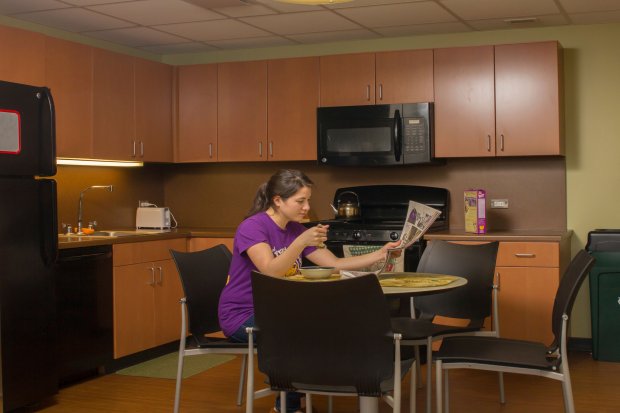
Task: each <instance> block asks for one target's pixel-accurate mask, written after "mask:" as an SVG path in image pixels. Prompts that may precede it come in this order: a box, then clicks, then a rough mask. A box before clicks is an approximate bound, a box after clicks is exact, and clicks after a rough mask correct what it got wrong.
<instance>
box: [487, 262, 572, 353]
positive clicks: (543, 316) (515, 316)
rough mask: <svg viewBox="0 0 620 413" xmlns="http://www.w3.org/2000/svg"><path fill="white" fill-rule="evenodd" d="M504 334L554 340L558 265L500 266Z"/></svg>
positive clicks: (500, 296) (500, 323) (499, 276)
mask: <svg viewBox="0 0 620 413" xmlns="http://www.w3.org/2000/svg"><path fill="white" fill-rule="evenodd" d="M497 277H498V280H497V282H498V285H499V294H498V296H499V331H500V336H501V337H506V338H513V339H519V340H532V341H540V342H543V343H545V344H551V341H552V340H553V334H552V332H551V312H552V309H553V301H554V299H555V293H556V291H557V288H558V284H559V279H560V274H559V269H558V268H543V267H497Z"/></svg>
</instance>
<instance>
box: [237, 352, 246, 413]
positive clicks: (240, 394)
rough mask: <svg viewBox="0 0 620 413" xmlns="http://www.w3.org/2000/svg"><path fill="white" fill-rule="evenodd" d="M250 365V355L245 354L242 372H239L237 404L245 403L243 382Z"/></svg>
mask: <svg viewBox="0 0 620 413" xmlns="http://www.w3.org/2000/svg"><path fill="white" fill-rule="evenodd" d="M247 365H248V355H247V354H244V355H243V356H242V358H241V372H240V373H239V390H238V391H237V406H241V404H242V403H243V382H244V381H245V371H246V369H247Z"/></svg>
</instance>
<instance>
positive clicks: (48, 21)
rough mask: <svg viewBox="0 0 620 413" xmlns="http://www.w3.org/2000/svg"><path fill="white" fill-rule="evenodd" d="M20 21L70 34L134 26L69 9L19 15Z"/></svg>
mask: <svg viewBox="0 0 620 413" xmlns="http://www.w3.org/2000/svg"><path fill="white" fill-rule="evenodd" d="M17 17H19V18H20V19H23V20H28V21H31V22H34V23H39V24H42V25H44V26H51V27H55V28H57V29H61V30H65V31H68V32H83V31H93V30H106V29H118V28H121V27H131V26H133V24H131V23H128V22H125V21H122V20H118V19H115V18H114V17H108V16H104V15H102V14H99V13H95V12H94V11H89V10H85V9H77V8H73V7H72V8H69V9H59V10H51V11H41V12H34V13H23V14H19V15H17Z"/></svg>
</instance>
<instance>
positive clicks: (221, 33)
mask: <svg viewBox="0 0 620 413" xmlns="http://www.w3.org/2000/svg"><path fill="white" fill-rule="evenodd" d="M154 27H155V28H157V29H159V30H162V31H165V32H168V33H172V34H176V35H178V36H181V37H185V38H186V39H191V40H199V41H209V40H226V39H245V38H248V37H261V36H270V35H271V33H268V32H265V31H263V30H260V29H257V28H255V27H252V26H249V25H247V24H245V23H242V22H239V21H236V20H229V19H227V20H211V21H207V22H197V23H179V24H168V25H161V26H154Z"/></svg>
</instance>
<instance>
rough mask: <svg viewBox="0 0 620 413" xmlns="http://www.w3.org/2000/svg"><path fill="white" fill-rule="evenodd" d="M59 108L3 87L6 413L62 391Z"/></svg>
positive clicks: (0, 262)
mask: <svg viewBox="0 0 620 413" xmlns="http://www.w3.org/2000/svg"><path fill="white" fill-rule="evenodd" d="M55 174H56V135H55V121H54V103H53V100H52V96H51V94H50V91H49V89H47V88H45V87H34V86H28V85H21V84H16V83H9V82H3V81H0V401H1V403H0V412H3V413H4V412H10V411H13V410H16V409H19V408H22V407H25V406H29V405H33V404H36V403H38V402H40V401H42V400H44V399H46V398H48V397H50V396H52V395H53V394H55V393H56V392H57V390H58V379H57V377H56V376H57V373H56V365H55V361H54V359H55V354H56V309H55V298H54V282H53V272H52V271H53V266H54V262H55V261H56V256H57V254H58V228H57V227H58V223H57V222H58V221H57V213H56V182H55V181H54V180H53V179H43V178H42V177H49V176H53V175H55Z"/></svg>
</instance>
